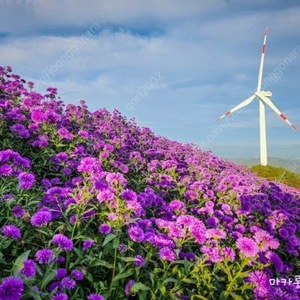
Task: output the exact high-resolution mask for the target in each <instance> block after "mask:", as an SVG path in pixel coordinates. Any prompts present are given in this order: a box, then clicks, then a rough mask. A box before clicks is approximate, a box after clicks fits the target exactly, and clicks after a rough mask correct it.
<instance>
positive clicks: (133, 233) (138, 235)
mask: <svg viewBox="0 0 300 300" xmlns="http://www.w3.org/2000/svg"><path fill="white" fill-rule="evenodd" d="M128 234H129V237H130V238H131V239H132V240H133V241H135V242H142V241H143V240H144V232H143V230H142V229H141V228H140V227H139V226H136V225H134V226H132V227H130V228H129V229H128Z"/></svg>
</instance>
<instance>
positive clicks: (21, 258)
mask: <svg viewBox="0 0 300 300" xmlns="http://www.w3.org/2000/svg"><path fill="white" fill-rule="evenodd" d="M30 251H31V250H28V251H26V252H24V253H23V254H21V255H20V256H19V257H18V258H17V259H16V260H15V263H14V268H15V270H18V269H19V268H20V266H21V265H22V262H23V261H24V260H25V259H27V258H28V255H29V253H30Z"/></svg>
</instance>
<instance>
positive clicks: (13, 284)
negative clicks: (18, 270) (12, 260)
mask: <svg viewBox="0 0 300 300" xmlns="http://www.w3.org/2000/svg"><path fill="white" fill-rule="evenodd" d="M23 291H24V283H23V281H22V279H21V278H19V277H14V276H10V277H6V278H4V279H3V280H2V284H1V285H0V299H2V300H19V299H20V298H21V297H22V293H23Z"/></svg>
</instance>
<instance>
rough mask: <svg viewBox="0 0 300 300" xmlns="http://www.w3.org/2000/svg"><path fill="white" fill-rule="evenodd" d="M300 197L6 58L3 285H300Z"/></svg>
mask: <svg viewBox="0 0 300 300" xmlns="http://www.w3.org/2000/svg"><path fill="white" fill-rule="evenodd" d="M299 198H300V193H299V190H297V189H292V188H289V187H287V186H285V185H283V184H275V183H274V182H268V181H266V180H263V179H260V178H258V177H256V176H255V175H254V174H252V173H251V172H250V171H249V170H246V169H244V168H243V167H241V166H236V165H234V164H233V163H230V162H228V161H225V160H222V159H220V158H218V157H216V156H214V155H213V154H212V153H211V152H208V151H205V152H204V151H201V149H199V148H198V147H197V146H195V145H193V144H181V143H178V142H174V141H170V140H168V139H166V138H164V137H160V136H155V135H154V134H153V132H151V130H150V129H148V128H139V127H138V126H137V125H136V124H135V122H134V121H133V120H129V121H128V120H126V118H125V117H123V116H121V115H120V113H119V112H118V111H117V110H115V111H114V112H113V113H109V112H108V111H107V110H106V109H100V110H98V111H95V112H90V111H89V110H88V109H87V106H86V105H85V103H84V101H80V105H78V106H77V105H71V104H68V105H65V104H64V103H63V101H61V100H60V98H59V97H58V96H57V95H56V89H55V88H48V89H47V94H45V95H41V94H39V93H37V92H35V91H34V83H33V82H26V81H25V80H23V79H21V78H20V76H18V75H15V74H13V73H12V70H11V68H10V67H6V68H3V67H0V231H1V233H0V299H3V300H16V299H36V300H38V299H51V300H65V299H73V300H75V299H88V300H101V299H107V300H119V299H158V300H163V299H174V300H175V299H184V300H188V299H191V300H193V299H195V300H196V299H215V300H220V299H235V300H239V299H241V300H243V299H300V271H299V270H300V261H299V258H298V257H299V251H300V240H299V237H300V221H299V216H300V199H299ZM297 275H298V276H297ZM297 282H299V284H298V285H297Z"/></svg>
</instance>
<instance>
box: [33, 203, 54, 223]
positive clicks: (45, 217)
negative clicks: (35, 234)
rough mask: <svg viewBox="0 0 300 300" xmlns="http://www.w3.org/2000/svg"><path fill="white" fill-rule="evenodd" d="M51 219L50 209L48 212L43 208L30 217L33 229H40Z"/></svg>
mask: <svg viewBox="0 0 300 300" xmlns="http://www.w3.org/2000/svg"><path fill="white" fill-rule="evenodd" d="M51 219H52V214H51V211H50V209H49V210H44V209H43V208H42V209H41V210H39V211H38V212H36V213H35V214H34V215H33V216H32V217H31V220H30V221H31V224H32V225H33V226H35V227H40V226H42V225H45V224H47V223H48V222H50V221H51Z"/></svg>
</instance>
